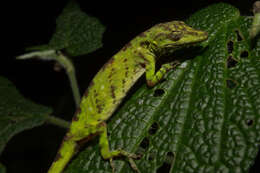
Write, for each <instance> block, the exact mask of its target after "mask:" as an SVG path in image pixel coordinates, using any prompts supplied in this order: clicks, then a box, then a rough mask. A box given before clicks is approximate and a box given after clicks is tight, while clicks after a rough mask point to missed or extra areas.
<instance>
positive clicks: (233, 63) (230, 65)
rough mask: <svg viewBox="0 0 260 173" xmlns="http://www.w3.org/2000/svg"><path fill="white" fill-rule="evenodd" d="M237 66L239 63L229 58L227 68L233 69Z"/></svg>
mask: <svg viewBox="0 0 260 173" xmlns="http://www.w3.org/2000/svg"><path fill="white" fill-rule="evenodd" d="M236 64H237V61H236V60H235V59H234V58H233V57H232V56H229V57H228V59H227V67H228V68H231V67H234V66H235V65H236Z"/></svg>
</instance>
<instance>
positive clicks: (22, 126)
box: [0, 77, 51, 170]
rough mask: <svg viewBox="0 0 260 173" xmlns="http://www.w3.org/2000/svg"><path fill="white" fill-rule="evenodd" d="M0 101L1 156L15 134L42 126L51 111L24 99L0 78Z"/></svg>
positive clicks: (8, 83)
mask: <svg viewBox="0 0 260 173" xmlns="http://www.w3.org/2000/svg"><path fill="white" fill-rule="evenodd" d="M0 100H1V101H0V136H1V138H0V154H1V153H2V151H3V149H4V147H5V145H6V144H7V142H8V141H9V140H10V139H11V138H12V137H13V136H14V135H15V134H17V133H19V132H22V131H24V130H26V129H31V128H33V127H36V126H40V125H42V124H43V123H44V122H45V120H46V118H47V115H49V114H50V113H51V109H50V108H47V107H45V106H42V105H37V104H35V103H33V102H32V101H30V100H28V99H26V98H24V97H23V96H22V95H21V94H20V93H19V92H18V91H17V90H16V88H15V86H14V85H13V84H12V83H11V82H10V81H8V80H7V79H5V78H3V77H0ZM2 169H3V168H2ZM0 170H1V166H0Z"/></svg>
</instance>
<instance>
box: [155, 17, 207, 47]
mask: <svg viewBox="0 0 260 173" xmlns="http://www.w3.org/2000/svg"><path fill="white" fill-rule="evenodd" d="M151 29H152V30H153V31H152V33H155V34H154V35H153V42H154V44H156V45H157V46H158V47H159V48H178V47H182V45H183V46H184V45H190V44H193V43H197V42H201V41H203V40H206V39H207V38H208V34H207V32H204V31H200V30H196V29H194V28H191V27H190V26H188V25H186V24H185V23H184V22H182V21H172V22H167V23H161V24H158V25H155V27H153V28H151Z"/></svg>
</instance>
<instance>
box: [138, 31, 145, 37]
mask: <svg viewBox="0 0 260 173" xmlns="http://www.w3.org/2000/svg"><path fill="white" fill-rule="evenodd" d="M138 36H139V37H146V35H145V33H144V32H142V33H141V34H139V35H138Z"/></svg>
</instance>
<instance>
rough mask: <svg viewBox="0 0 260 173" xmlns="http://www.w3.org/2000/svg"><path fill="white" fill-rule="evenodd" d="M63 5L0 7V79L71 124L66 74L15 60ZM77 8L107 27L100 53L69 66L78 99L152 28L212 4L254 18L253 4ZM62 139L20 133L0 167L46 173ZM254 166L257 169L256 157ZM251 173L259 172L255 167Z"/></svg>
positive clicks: (40, 37) (53, 132) (58, 134)
mask: <svg viewBox="0 0 260 173" xmlns="http://www.w3.org/2000/svg"><path fill="white" fill-rule="evenodd" d="M66 2H67V1H53V0H37V1H9V2H8V3H7V4H1V7H2V13H3V14H2V15H1V16H2V17H3V19H2V22H1V24H2V27H1V28H2V29H3V31H2V39H1V41H2V43H4V45H5V47H2V49H1V62H0V75H1V76H4V77H7V78H8V79H9V80H10V81H12V82H13V83H14V84H15V85H16V87H17V88H18V90H19V91H20V92H21V93H22V94H23V95H24V96H25V97H26V98H29V99H31V100H33V101H34V102H35V103H39V104H43V105H46V106H49V107H52V108H53V110H54V113H53V114H54V115H56V116H59V117H60V118H63V119H66V120H68V121H69V120H70V119H71V117H72V115H73V112H74V102H73V98H72V93H71V89H70V85H69V81H68V79H67V76H66V74H65V73H64V71H63V70H61V71H59V72H56V71H54V70H53V69H54V62H45V61H40V60H27V61H17V60H15V56H18V55H21V54H23V53H24V48H25V47H29V46H32V45H40V44H45V43H48V41H49V39H50V38H51V35H52V33H53V32H54V31H55V20H56V18H57V16H58V15H59V14H60V13H61V11H62V9H63V7H64V6H65V4H66ZM78 2H79V3H80V5H81V7H82V10H83V11H85V12H86V13H87V14H89V15H92V16H95V17H97V18H98V19H99V20H100V21H101V22H102V23H103V25H105V26H106V31H105V33H104V37H103V44H104V45H103V47H102V48H101V49H99V50H97V51H95V52H93V53H90V54H89V55H87V56H82V57H78V58H75V59H74V60H73V61H74V64H75V67H76V70H77V79H78V83H79V86H80V90H81V93H83V92H84V90H85V88H86V87H87V86H88V83H89V82H90V80H91V78H92V77H93V76H94V74H95V73H96V72H97V71H98V69H99V68H100V67H101V66H102V65H103V64H104V63H105V62H106V61H107V60H108V59H109V58H110V57H111V56H112V55H113V54H115V53H116V52H117V51H118V50H120V48H121V47H123V45H124V44H126V43H127V42H128V41H129V40H131V39H132V38H133V37H134V36H135V35H137V34H138V33H140V32H142V31H144V30H145V29H148V28H149V27H151V26H153V25H154V24H157V23H160V22H165V21H171V20H185V19H186V18H187V17H189V16H190V15H192V14H193V13H194V12H195V11H197V10H199V9H201V8H204V7H206V6H208V5H211V4H213V3H216V2H228V3H230V4H232V5H234V6H235V7H237V8H238V9H240V11H241V14H242V15H252V4H253V1H247V0H244V1H235V0H233V1H216V0H210V1H206V0H204V1H203V0H200V1H199V0H197V1H191V2H189V1H184V0H182V1H178V3H177V1H176V2H174V1H172V3H168V4H166V3H165V2H163V1H154V2H153V1H149V2H147V4H144V2H143V4H140V3H141V1H139V2H134V1H120V2H117V3H114V4H113V3H111V1H109V3H104V2H102V1H100V2H95V3H93V2H91V3H90V2H88V3H87V2H86V0H79V1H78ZM160 3H163V4H160ZM3 38H4V39H3ZM64 133H65V130H64V129H61V128H59V127H55V126H52V125H43V126H41V127H37V128H34V129H32V130H27V131H25V132H22V133H20V134H18V135H16V136H15V137H13V138H12V139H11V140H10V142H9V143H8V145H7V147H6V148H5V150H4V152H3V154H2V155H1V157H0V162H2V163H3V164H4V165H5V166H6V167H7V172H8V173H16V172H27V173H36V172H37V173H44V172H47V169H48V167H49V166H50V164H51V162H52V160H53V158H54V156H55V154H56V151H57V149H58V147H59V145H60V141H61V140H62V138H63V135H64ZM256 163H258V164H259V163H260V160H259V156H258V158H257V161H256ZM250 172H251V173H253V172H254V173H256V172H257V164H255V165H254V166H253V167H252V168H251V171H250Z"/></svg>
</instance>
